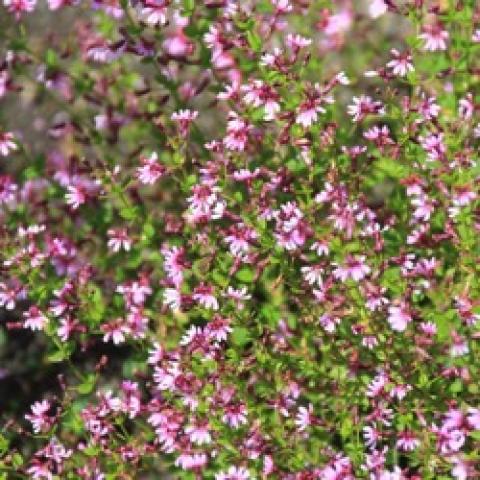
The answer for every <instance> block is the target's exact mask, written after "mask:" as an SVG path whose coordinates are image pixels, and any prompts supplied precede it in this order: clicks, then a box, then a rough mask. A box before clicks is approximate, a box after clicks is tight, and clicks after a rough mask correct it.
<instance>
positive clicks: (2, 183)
mask: <svg viewBox="0 0 480 480" xmlns="http://www.w3.org/2000/svg"><path fill="white" fill-rule="evenodd" d="M17 190H18V187H17V184H16V183H14V182H13V181H12V178H11V177H10V176H9V175H0V205H2V204H13V203H14V202H15V197H16V193H17Z"/></svg>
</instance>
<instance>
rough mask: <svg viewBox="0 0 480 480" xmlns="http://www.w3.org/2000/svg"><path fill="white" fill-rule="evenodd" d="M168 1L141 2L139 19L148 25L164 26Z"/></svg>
mask: <svg viewBox="0 0 480 480" xmlns="http://www.w3.org/2000/svg"><path fill="white" fill-rule="evenodd" d="M168 3H169V1H168V0H142V1H141V2H140V17H141V18H142V19H143V20H144V21H145V22H146V23H147V24H148V25H152V26H155V25H165V24H166V23H167V7H168Z"/></svg>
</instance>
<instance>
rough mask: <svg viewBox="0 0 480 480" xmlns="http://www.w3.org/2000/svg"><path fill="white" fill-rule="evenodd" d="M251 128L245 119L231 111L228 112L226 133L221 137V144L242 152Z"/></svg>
mask: <svg viewBox="0 0 480 480" xmlns="http://www.w3.org/2000/svg"><path fill="white" fill-rule="evenodd" d="M251 129H252V126H251V125H250V124H249V123H248V122H247V121H246V120H244V119H243V118H241V117H240V116H239V115H238V114H237V113H236V112H233V111H231V112H230V113H229V114H228V123H227V135H226V136H225V138H224V139H223V144H224V145H225V147H226V148H227V149H228V150H233V151H238V152H242V151H243V150H245V147H246V144H247V140H248V134H249V132H250V130H251Z"/></svg>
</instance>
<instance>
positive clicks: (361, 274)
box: [333, 255, 371, 282]
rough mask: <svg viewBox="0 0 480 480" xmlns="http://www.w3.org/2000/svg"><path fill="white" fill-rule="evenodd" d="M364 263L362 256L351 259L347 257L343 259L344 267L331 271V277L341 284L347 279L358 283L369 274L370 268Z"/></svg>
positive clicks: (349, 256)
mask: <svg viewBox="0 0 480 480" xmlns="http://www.w3.org/2000/svg"><path fill="white" fill-rule="evenodd" d="M364 262H365V256H363V255H361V256H358V257H352V256H351V255H348V256H347V258H346V259H345V264H344V266H338V267H337V268H336V269H335V270H334V271H333V275H334V277H335V278H338V279H339V280H341V281H342V282H345V281H347V280H348V279H349V278H351V279H352V280H354V281H355V282H359V281H360V280H363V279H364V278H365V277H366V276H367V275H368V274H369V273H370V272H371V269H370V267H369V266H368V265H366V264H365V263H364Z"/></svg>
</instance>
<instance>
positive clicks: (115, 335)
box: [101, 318, 130, 345]
mask: <svg viewBox="0 0 480 480" xmlns="http://www.w3.org/2000/svg"><path fill="white" fill-rule="evenodd" d="M101 330H102V332H103V333H104V335H103V341H104V342H105V343H107V342H109V341H110V340H112V341H113V343H114V345H120V344H121V343H124V342H125V334H128V333H129V332H130V329H129V328H128V327H127V325H125V321H124V320H123V318H117V319H116V320H113V321H111V322H109V323H104V324H103V325H102V326H101Z"/></svg>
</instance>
